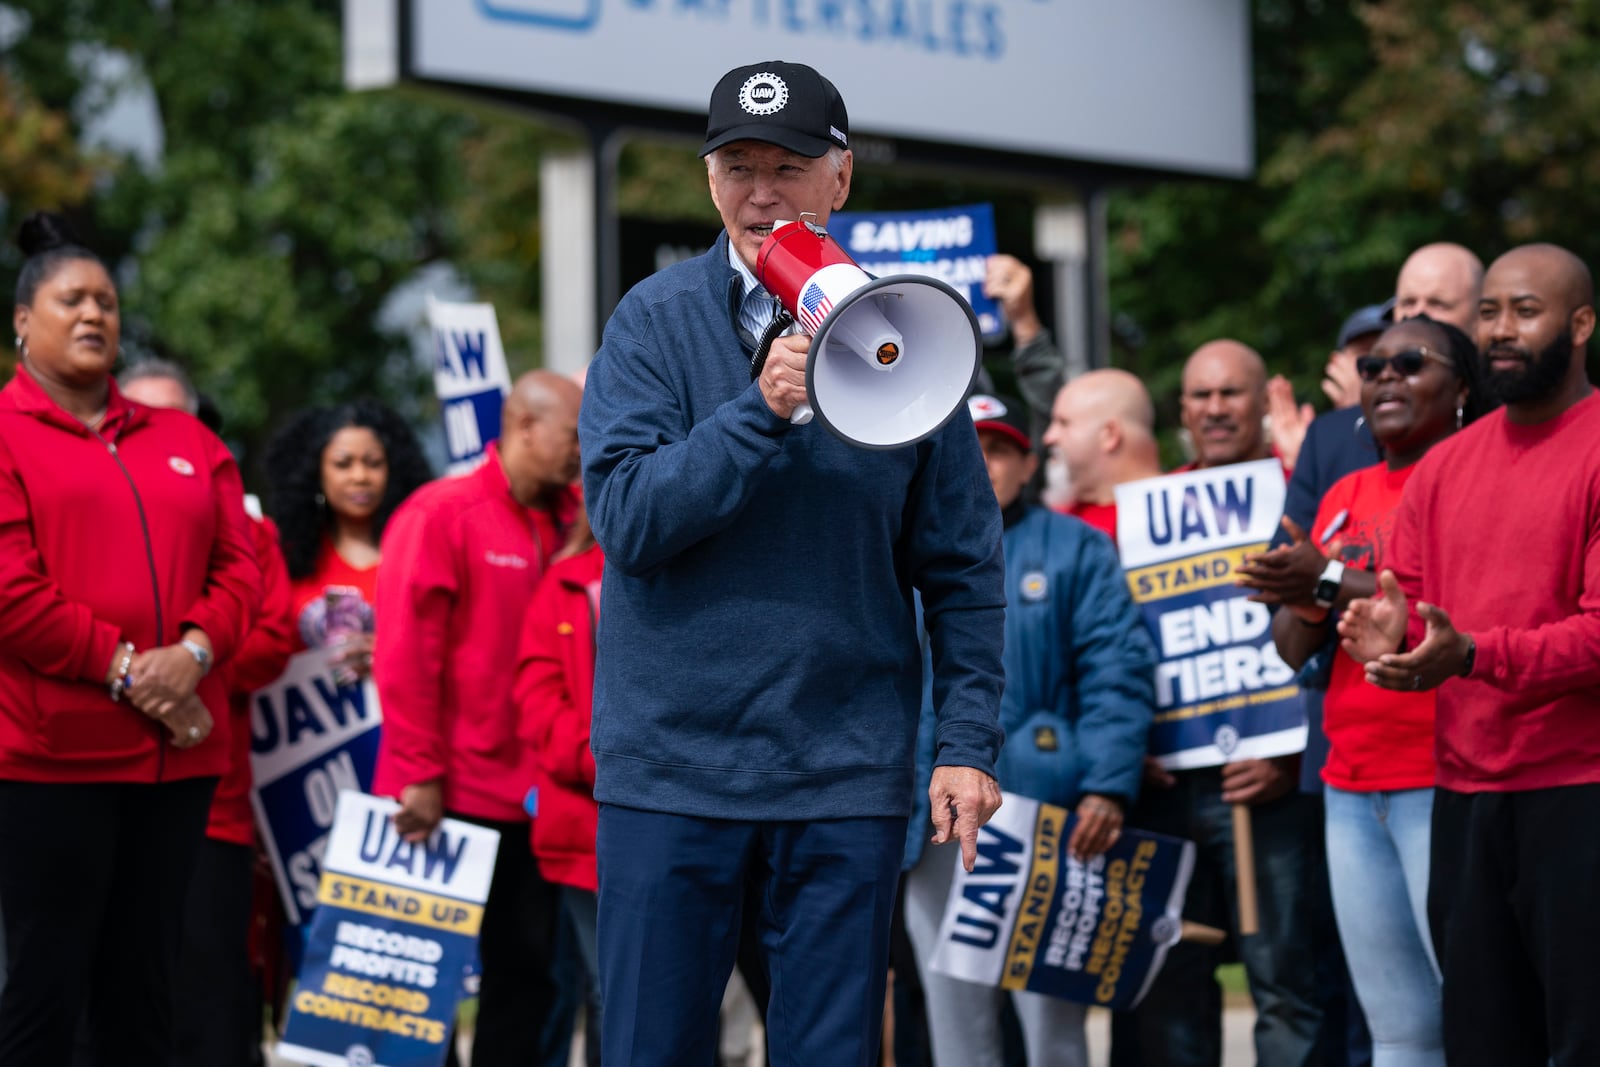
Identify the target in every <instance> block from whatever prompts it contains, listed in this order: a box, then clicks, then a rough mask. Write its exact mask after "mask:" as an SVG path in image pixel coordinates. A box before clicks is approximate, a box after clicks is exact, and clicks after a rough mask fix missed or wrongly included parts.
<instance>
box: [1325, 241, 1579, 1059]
mask: <svg viewBox="0 0 1600 1067" xmlns="http://www.w3.org/2000/svg"><path fill="white" fill-rule="evenodd" d="M1594 328H1595V311H1594V283H1593V281H1592V280H1591V278H1590V275H1589V270H1588V268H1587V267H1586V266H1585V265H1584V264H1583V262H1582V261H1581V260H1579V259H1578V258H1577V257H1576V256H1574V255H1573V254H1572V253H1570V252H1568V251H1566V250H1565V249H1562V248H1558V247H1556V246H1555V245H1548V244H1537V245H1524V246H1522V247H1520V248H1514V249H1512V250H1511V251H1509V252H1507V253H1506V254H1505V255H1503V256H1501V257H1500V258H1499V259H1497V260H1495V261H1494V263H1493V264H1492V265H1491V266H1490V267H1489V273H1488V274H1487V275H1486V276H1485V277H1484V282H1483V293H1482V295H1481V296H1480V298H1479V300H1478V320H1477V331H1478V348H1479V350H1480V351H1481V353H1482V356H1483V371H1484V375H1485V384H1486V385H1487V387H1488V388H1489V389H1490V390H1491V392H1492V393H1493V394H1494V395H1495V396H1496V397H1497V398H1498V399H1501V400H1503V401H1504V402H1505V407H1504V408H1502V409H1500V410H1498V411H1494V412H1491V413H1490V414H1488V415H1486V416H1484V417H1483V418H1481V419H1478V420H1477V421H1476V422H1474V423H1473V424H1472V425H1471V426H1468V427H1467V428H1466V429H1465V430H1463V431H1461V432H1460V433H1457V434H1455V435H1454V436H1452V437H1450V438H1449V439H1447V440H1446V441H1444V442H1443V443H1441V444H1439V445H1436V446H1435V447H1434V448H1432V449H1430V450H1429V451H1428V454H1427V455H1426V456H1425V457H1423V459H1422V460H1421V462H1419V463H1418V465H1417V472H1416V473H1415V474H1414V475H1412V477H1411V481H1410V482H1408V483H1407V485H1406V491H1405V497H1404V499H1403V500H1402V501H1401V504H1400V511H1399V514H1398V516H1397V517H1396V521H1395V531H1394V536H1393V542H1392V549H1391V551H1390V559H1391V560H1392V561H1393V569H1392V570H1389V571H1384V572H1383V573H1382V574H1381V575H1380V576H1379V594H1378V595H1377V596H1376V597H1373V598H1371V599H1367V600H1357V601H1354V602H1352V603H1351V605H1350V606H1349V608H1347V609H1346V611H1345V615H1344V618H1343V619H1342V620H1341V622H1340V624H1339V633H1340V634H1341V635H1342V636H1343V638H1344V647H1345V649H1346V650H1347V651H1348V652H1350V654H1351V655H1352V656H1354V657H1355V658H1356V659H1357V660H1358V661H1364V662H1366V664H1367V670H1366V674H1367V680H1368V681H1369V682H1372V683H1374V684H1376V685H1381V686H1383V687H1385V688H1387V689H1400V690H1418V689H1434V688H1437V689H1438V691H1439V695H1438V704H1437V714H1436V717H1435V748H1436V751H1437V754H1438V757H1439V769H1438V788H1437V790H1436V793H1435V796H1434V802H1433V838H1432V855H1431V859H1430V868H1431V871H1432V877H1431V878H1430V880H1429V888H1428V918H1429V925H1430V927H1431V930H1432V933H1433V942H1434V947H1435V948H1436V950H1437V952H1438V956H1439V966H1440V969H1441V970H1442V971H1443V972H1444V1043H1445V1056H1446V1058H1447V1059H1448V1060H1449V1062H1450V1064H1451V1065H1452V1067H1479V1065H1483V1067H1487V1065H1491V1064H1492V1065H1494V1067H1505V1065H1524V1064H1525V1065H1528V1067H1536V1065H1537V1067H1542V1065H1543V1064H1545V1063H1547V1062H1553V1063H1554V1064H1555V1065H1556V1067H1568V1065H1569V1064H1572V1065H1576V1064H1592V1063H1600V1016H1597V1015H1596V1014H1595V1011H1594V1006H1595V1004H1597V1003H1600V973H1597V972H1596V970H1595V967H1594V960H1593V956H1594V946H1595V945H1596V944H1600V912H1597V911H1596V910H1595V907H1594V893H1595V886H1596V885H1597V884H1600V850H1596V849H1595V848H1594V847H1593V846H1592V844H1591V843H1590V836H1591V835H1592V834H1593V831H1594V826H1595V824H1596V822H1597V821H1600V655H1596V649H1597V648H1600V505H1597V503H1596V502H1597V501H1600V395H1597V394H1596V392H1595V388H1594V386H1593V385H1591V384H1590V382H1589V379H1588V375H1587V374H1586V372H1585V369H1584V349H1585V347H1586V346H1587V344H1588V341H1589V338H1590V337H1591V336H1592V335H1593V333H1594ZM1412 605H1414V606H1415V608H1416V610H1415V611H1412V610H1410V609H1411V606H1412ZM1402 647H1403V648H1404V651H1402Z"/></svg>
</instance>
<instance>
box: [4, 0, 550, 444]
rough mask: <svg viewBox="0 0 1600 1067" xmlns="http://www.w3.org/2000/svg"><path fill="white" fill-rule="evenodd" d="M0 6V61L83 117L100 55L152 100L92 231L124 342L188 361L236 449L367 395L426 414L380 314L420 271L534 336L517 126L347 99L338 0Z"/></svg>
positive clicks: (463, 112) (429, 105)
mask: <svg viewBox="0 0 1600 1067" xmlns="http://www.w3.org/2000/svg"><path fill="white" fill-rule="evenodd" d="M7 6H8V7H11V8H12V9H13V10H14V11H17V12H20V13H21V16H22V21H23V24H24V30H23V32H22V33H21V35H20V36H19V38H18V40H17V41H16V43H15V44H14V46H13V48H12V49H11V52H10V54H9V55H8V56H7V60H6V62H7V65H8V66H9V67H10V68H11V69H12V70H14V71H15V72H16V74H17V77H18V79H19V80H20V81H21V82H22V83H24V84H26V85H28V86H30V87H31V88H32V89H33V90H34V91H35V92H36V93H37V94H38V95H39V97H40V98H41V99H42V100H44V101H45V102H46V103H47V104H49V105H51V106H53V107H55V108H56V109H58V110H60V111H61V112H72V113H74V114H77V115H78V116H79V117H80V118H88V117H89V116H90V115H92V113H93V108H94V106H95V100H94V99H93V97H94V96H95V93H94V87H93V86H92V84H91V83H90V82H89V80H88V73H89V70H90V69H91V65H90V64H88V63H86V62H85V56H86V55H88V54H92V53H93V52H94V51H96V50H99V51H109V52H114V53H118V54H121V55H123V56H126V57H128V58H130V59H131V60H132V63H133V66H134V68H135V69H136V70H137V72H138V73H139V74H140V75H142V76H143V78H145V79H146V80H147V81H148V84H149V86H150V87H151V89H152V90H153V92H154V95H155V98H156V104H157V110H158V112H159V115H160V120H161V127H162V136H163V140H164V145H163V152H162V155H161V159H160V161H159V163H157V164H155V165H153V166H146V165H143V164H141V163H140V162H139V161H138V160H136V159H134V158H132V157H129V158H127V159H124V160H122V161H121V165H120V167H119V168H118V169H117V171H116V174H115V180H114V181H110V182H108V183H106V184H105V185H104V186H103V187H102V188H100V189H99V190H97V195H96V196H95V198H94V200H93V202H92V205H91V207H92V210H91V212H90V215H91V220H90V221H91V231H92V233H93V238H94V243H95V245H96V247H97V248H98V249H99V250H100V251H102V253H103V254H104V255H105V256H106V257H107V259H108V260H109V261H110V262H112V263H113V264H114V265H115V266H117V267H118V275H119V278H120V279H121V281H122V289H123V302H124V305H125V307H126V309H127V311H126V319H127V322H126V324H125V328H124V333H125V346H126V347H127V348H129V349H130V350H146V351H152V352H156V353H159V354H161V355H164V356H167V357H170V358H175V359H177V360H179V361H180V362H182V363H184V364H186V365H187V366H189V367H190V368H191V369H192V370H193V371H194V373H195V376H196V379H197V380H198V381H199V382H200V383H201V384H202V386H203V387H204V388H206V389H208V390H210V391H212V392H214V393H215V394H216V395H217V397H218V399H219V401H220V402H221V405H222V408H223V410H224V412H225V413H226V415H227V418H228V424H229V432H230V437H233V438H235V439H236V440H239V441H240V442H241V443H243V444H244V445H245V447H246V450H247V451H249V452H254V451H256V446H258V445H259V444H260V442H261V440H262V439H263V438H264V437H265V436H266V435H267V434H268V433H269V432H270V430H271V428H272V427H273V426H274V425H276V424H277V423H279V422H281V421H282V420H283V419H284V418H286V417H287V416H288V415H289V414H291V413H292V412H293V411H295V410H296V409H298V408H300V407H302V406H304V405H306V404H308V403H318V402H327V401H331V400H334V399H338V398H348V397H350V396H353V395H357V394H361V393H369V394H375V395H378V396H380V397H382V398H384V399H386V400H389V401H390V402H392V403H395V404H396V405H397V406H398V407H400V408H401V410H402V411H405V412H407V413H409V414H410V415H412V416H413V417H419V416H423V415H431V413H432V400H431V394H432V391H431V389H430V388H429V387H428V386H427V385H426V383H425V381H424V380H423V373H424V370H425V368H421V367H419V366H418V365H417V362H416V360H415V358H414V356H413V353H412V352H411V349H410V342H409V340H408V338H407V336H406V335H405V334H404V333H403V332H386V331H385V330H384V329H383V328H381V327H380V325H379V314H378V313H379V310H380V308H382V307H383V305H384V302H385V301H386V299H387V298H388V297H389V296H390V294H391V293H392V292H393V291H394V289H395V288H396V287H397V286H399V285H401V284H402V283H403V282H405V281H406V280H407V279H409V278H411V277H413V276H414V275H415V274H416V272H417V271H418V270H419V269H420V268H422V267H424V266H426V265H428V264H432V263H436V262H441V261H460V262H464V263H466V264H468V267H467V273H468V274H469V276H472V275H474V274H475V273H476V274H481V279H482V282H483V286H482V287H483V289H484V291H485V296H486V298H489V299H495V300H496V301H497V302H498V303H500V304H501V306H502V315H503V321H506V322H507V324H508V327H509V330H508V342H510V343H512V344H516V343H518V342H520V341H524V340H526V339H527V338H528V337H530V336H531V337H532V338H533V339H534V340H535V341H536V339H537V324H536V322H532V323H530V322H529V320H528V316H527V314H526V310H525V309H528V308H533V307H536V306H537V297H538V293H537V254H538V248H537V243H536V240H534V241H533V242H532V243H530V240H529V239H530V235H536V234H537V195H536V190H534V191H533V192H532V193H531V194H530V190H529V188H525V186H530V187H531V185H532V183H533V182H534V181H535V180H536V177H535V176H536V174H537V167H536V166H535V165H532V163H531V162H530V161H534V160H537V158H538V154H539V150H540V146H539V140H538V131H537V128H536V127H533V126H531V124H529V123H528V122H527V121H526V120H524V119H522V118H520V117H516V116H511V115H507V114H504V113H498V112H491V111H486V110H483V109H478V108H473V107H469V106H467V105H466V104H464V103H463V102H461V101H459V100H456V99H442V98H439V97H437V96H434V95H430V94H427V93H423V92H420V91H417V90H409V89H402V90H396V91H390V92H378V93H361V94H351V93H346V92H345V91H344V89H343V87H342V84H341V81H340V77H341V71H340V35H339V34H340V30H339V20H338V12H339V7H340V5H339V4H338V3H337V2H336V0H279V2H276V3H272V4H256V3H242V2H230V0H150V2H148V3H132V2H128V0H14V2H12V3H10V4H8V5H7ZM508 163H509V164H510V165H508ZM497 183H498V184H497ZM469 190H482V191H484V195H480V196H470V195H469ZM33 199H34V203H33V205H32V206H49V205H50V201H49V200H48V199H47V198H33ZM511 205H515V209H520V211H521V212H522V213H521V214H520V215H518V216H515V217H514V218H513V210H515V209H513V208H512V206H511ZM473 280H478V279H477V278H474V279H473Z"/></svg>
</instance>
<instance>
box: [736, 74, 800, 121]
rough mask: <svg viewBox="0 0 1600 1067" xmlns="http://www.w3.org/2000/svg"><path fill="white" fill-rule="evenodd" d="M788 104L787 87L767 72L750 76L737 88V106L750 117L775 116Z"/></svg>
mask: <svg viewBox="0 0 1600 1067" xmlns="http://www.w3.org/2000/svg"><path fill="white" fill-rule="evenodd" d="M788 102H789V87H788V86H787V85H785V84H784V81H783V79H782V78H780V77H778V76H777V75H776V74H773V73H771V72H769V71H762V72H761V73H759V74H752V75H750V77H748V78H746V79H745V80H744V84H743V85H741V86H740V87H739V106H740V107H742V108H744V109H745V110H746V111H748V112H749V113H750V114H752V115H776V114H777V113H778V112H780V111H782V110H783V106H784V105H785V104H787V103H788Z"/></svg>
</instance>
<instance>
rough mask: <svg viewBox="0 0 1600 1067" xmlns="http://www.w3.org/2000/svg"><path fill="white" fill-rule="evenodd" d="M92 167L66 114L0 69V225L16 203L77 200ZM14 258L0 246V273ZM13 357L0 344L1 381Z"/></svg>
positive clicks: (9, 219)
mask: <svg viewBox="0 0 1600 1067" xmlns="http://www.w3.org/2000/svg"><path fill="white" fill-rule="evenodd" d="M94 173H95V170H94V166H93V162H92V161H91V160H89V159H87V158H85V157H84V156H83V154H82V153H80V152H79V150H78V146H77V144H76V142H75V141H74V140H73V137H72V128H71V123H70V122H69V120H68V118H67V116H65V115H63V114H62V113H61V112H59V111H55V110H52V109H50V108H47V107H45V106H44V105H43V104H41V103H40V102H39V101H38V100H37V99H35V98H34V97H33V96H32V94H30V93H29V92H28V91H27V90H26V88H25V87H23V86H21V85H18V84H17V83H15V82H14V81H12V79H10V78H8V77H6V75H5V73H4V71H0V227H3V229H4V230H6V231H9V230H11V229H13V228H14V223H15V221H16V217H17V212H16V210H15V207H16V206H17V205H27V204H54V205H58V206H60V207H71V206H73V205H76V204H78V203H80V202H81V201H82V200H83V199H84V197H85V196H87V195H88V193H89V186H90V183H91V181H92V180H93V178H94ZM16 260H17V251H16V248H15V247H14V246H11V245H9V244H7V245H6V246H4V247H3V248H0V265H3V266H4V268H5V269H4V270H0V275H4V276H5V277H6V278H7V279H9V277H10V276H11V274H12V272H13V271H15V269H16V266H17V262H16ZM7 325H9V323H7ZM15 358H16V357H15V351H14V349H13V348H12V346H11V345H10V344H4V345H0V382H4V381H8V380H9V379H10V378H11V370H12V365H13V363H14V361H15Z"/></svg>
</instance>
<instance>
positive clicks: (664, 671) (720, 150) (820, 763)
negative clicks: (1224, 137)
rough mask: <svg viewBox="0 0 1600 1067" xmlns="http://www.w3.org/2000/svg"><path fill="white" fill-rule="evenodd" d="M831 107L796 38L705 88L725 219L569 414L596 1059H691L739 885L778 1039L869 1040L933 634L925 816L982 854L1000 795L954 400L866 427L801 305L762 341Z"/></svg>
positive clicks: (605, 354)
mask: <svg viewBox="0 0 1600 1067" xmlns="http://www.w3.org/2000/svg"><path fill="white" fill-rule="evenodd" d="M848 138H849V120H848V117H847V115H846V112H845V106H844V101H843V100H842V99H841V98H840V96H839V93H838V91H837V90H836V89H835V88H834V86H833V84H832V83H831V82H829V81H828V80H827V79H826V78H824V77H822V76H821V75H820V74H818V73H817V72H816V71H815V70H812V69H811V68H810V67H806V66H801V65H799V64H795V63H782V62H767V63H758V64H754V65H752V66H747V67H740V68H738V69H736V70H733V71H730V72H729V73H728V74H726V75H725V76H724V77H723V78H722V79H721V80H720V81H719V82H718V83H717V85H716V88H715V89H714V90H713V91H712V95H711V106H710V119H709V122H708V126H707V136H706V141H705V145H704V147H703V148H702V150H701V155H703V156H705V157H706V173H707V175H708V177H709V180H710V186H711V198H712V200H713V201H714V202H715V203H716V205H717V209H718V211H719V212H720V213H721V215H722V221H723V224H724V226H725V227H726V232H725V233H723V234H722V235H721V236H720V237H719V238H718V240H717V243H716V245H715V246H714V247H713V248H712V249H711V251H710V252H708V253H707V254H706V255H704V256H701V257H699V258H698V259H693V260H689V261H687V262H684V263H680V264H677V265H675V266H672V267H669V268H668V269H666V270H664V271H662V272H660V273H658V274H656V275H655V276H653V277H651V278H649V279H647V280H646V281H644V282H642V283H641V284H639V285H638V286H637V287H635V288H634V289H633V291H632V292H630V293H629V294H628V295H627V296H626V297H625V298H624V299H623V301H622V302H621V304H619V305H618V307H617V310H616V312H615V314H614V315H613V316H612V317H611V321H610V323H609V324H608V325H607V327H606V331H605V339H604V341H603V343H602V345H601V348H600V352H599V354H598V355H597V356H596V357H595V360H594V363H593V365H592V366H591V368H590V372H589V378H588V388H587V390H586V392H585V398H584V404H583V413H582V417H581V419H580V423H579V435H580V437H581V439H582V442H583V462H584V489H585V495H586V498H587V500H588V506H589V513H590V517H591V520H592V522H593V525H594V531H595V534H596V536H597V537H598V539H599V541H600V544H601V546H602V547H603V548H604V549H605V554H606V573H605V580H604V583H603V586H602V588H603V593H602V602H601V606H600V632H599V659H598V665H597V676H596V682H595V701H594V729H593V735H592V736H593V742H592V743H593V748H594V757H595V768H596V775H595V796H596V798H597V799H598V800H599V801H600V805H601V807H600V829H599V840H598V847H597V854H598V860H599V866H600V903H599V907H600V914H599V934H600V970H601V996H602V1000H603V1004H604V1016H603V1017H604V1030H603V1045H604V1048H605V1052H606V1058H607V1060H611V1059H613V1057H614V1058H615V1062H617V1063H627V1064H631V1065H633V1067H640V1065H645V1064H687V1063H710V1062H712V1060H713V1058H714V1057H715V1040H716V1031H717V1008H718V1004H719V1003H720V1001H721V996H722V989H723V986H724V984H725V983H726V981H727V978H728V973H729V971H730V969H731V968H732V966H733V960H734V953H735V949H736V946H737V941H738V937H739V930H740V924H741V918H742V915H743V909H744V908H755V909H759V915H758V916H755V917H753V918H754V919H755V922H754V923H753V924H751V925H753V927H754V928H755V929H757V930H759V936H760V939H761V948H762V955H763V957H764V959H765V963H766V968H767V971H768V973H769V975H770V977H771V981H772V998H771V1003H770V1006H769V1009H768V1012H767V1037H768V1043H769V1049H770V1051H771V1053H772V1059H773V1062H774V1063H816V1064H822V1063H826V1064H830V1065H860V1067H867V1065H869V1064H876V1063H877V1062H878V1045H879V1031H880V1023H881V1018H880V1017H881V1014H882V1009H883V1000H884V985H885V973H886V970H887V966H888V962H887V956H888V946H889V925H890V914H891V910H892V906H893V903H894V895H895V883H896V880H897V878H898V875H899V865H900V857H901V853H902V851H903V845H904V840H905V837H904V835H905V828H906V820H907V815H908V813H909V811H910V810H911V788H912V786H911V780H912V769H913V768H912V756H913V742H914V739H915V735H916V730H917V718H918V706H919V702H920V697H921V688H922V686H921V679H922V673H921V651H920V646H919V644H918V638H917V625H916V615H915V611H914V609H913V604H912V592H913V590H917V591H920V593H921V596H922V602H923V605H924V608H925V613H926V619H927V628H928V632H929V636H930V639H931V641H932V645H933V662H934V664H935V672H936V675H937V676H936V678H935V680H934V693H935V697H936V701H937V708H938V727H937V738H936V743H937V753H936V763H937V770H936V772H935V774H934V777H933V782H932V786H931V789H930V793H931V795H932V801H933V812H934V824H935V829H936V830H937V833H936V834H935V835H934V839H935V840H937V841H941V842H943V841H947V840H951V839H952V838H953V837H959V838H960V839H961V841H962V848H963V850H964V852H965V853H966V862H967V864H968V866H969V867H970V866H971V864H972V862H973V850H974V848H975V845H976V839H977V832H978V827H979V826H981V825H982V824H983V823H984V822H985V821H986V820H987V819H988V818H989V816H990V815H991V814H992V813H993V812H994V810H995V809H996V808H997V807H998V806H999V803H1000V792H999V786H998V785H997V784H996V782H995V780H994V778H993V771H994V760H995V756H996V754H997V753H998V751H999V748H1000V742H1001V731H1000V728H999V725H998V712H999V699H1000V684H1001V671H1000V646H1001V629H1002V625H1003V613H1004V607H1005V595H1004V591H1003V588H1002V575H1003V564H1002V559H1001V551H1000V513H999V508H998V506H997V505H996V503H995V497H994V494H993V493H992V492H989V491H988V476H987V474H986V471H985V467H984V462H983V457H982V455H981V454H980V452H979V449H978V439H977V435H976V433H975V432H974V430H973V427H972V420H971V417H970V416H969V415H968V414H967V412H966V411H965V409H964V408H963V409H962V410H961V411H960V412H959V413H958V414H957V416H956V417H955V418H954V419H952V420H951V421H950V422H949V423H948V424H947V425H946V426H945V427H944V428H943V429H942V430H940V431H938V432H937V433H935V434H934V435H932V436H931V437H929V438H928V439H927V440H925V441H923V442H921V443H919V444H915V445H909V446H906V447H902V448H895V449H889V450H881V451H880V450H864V449H857V448H853V447H851V446H849V445H847V444H844V443H843V442H841V441H840V440H838V439H836V438H834V437H832V436H831V435H830V434H829V433H828V431H827V430H826V429H824V427H822V426H821V425H819V424H818V423H815V422H813V423H810V424H808V425H804V426H796V425H793V424H792V423H791V422H790V414H791V412H792V411H793V410H794V408H795V407H796V406H797V405H798V404H800V403H802V402H804V401H805V399H806V388H805V371H806V350H807V346H808V344H809V339H808V338H806V337H805V336H803V335H799V334H796V335H792V336H786V337H780V338H778V339H777V341H775V342H774V343H773V344H772V346H771V352H770V356H769V358H767V360H766V361H765V363H764V364H762V365H760V367H759V370H755V369H753V367H755V366H756V363H755V362H753V358H752V357H753V354H754V352H755V350H756V348H757V345H758V342H757V335H759V334H761V333H763V332H764V330H765V328H766V326H767V325H768V324H769V323H770V322H771V320H772V318H773V316H774V313H775V310H776V302H775V301H774V300H773V298H772V297H771V296H770V295H769V294H768V293H767V292H766V291H765V290H764V289H763V288H762V287H761V286H760V284H758V282H757V280H756V278H755V275H754V273H753V271H752V268H753V266H754V264H755V262H756V255H757V253H758V252H759V250H760V248H761V245H762V242H763V241H764V240H765V239H766V237H767V235H768V234H769V233H771V232H772V229H773V226H774V225H775V224H777V223H779V222H783V221H789V220H794V219H798V218H799V217H800V216H801V214H802V213H806V214H810V215H814V216H815V217H816V220H817V221H818V222H819V223H826V221H827V218H828V214H829V213H830V212H831V211H834V210H836V209H838V208H839V207H841V206H843V204H844V202H845V198H846V197H847V196H848V195H849V192H850V176H851V165H852V159H851V155H850V150H849V140H848Z"/></svg>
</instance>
